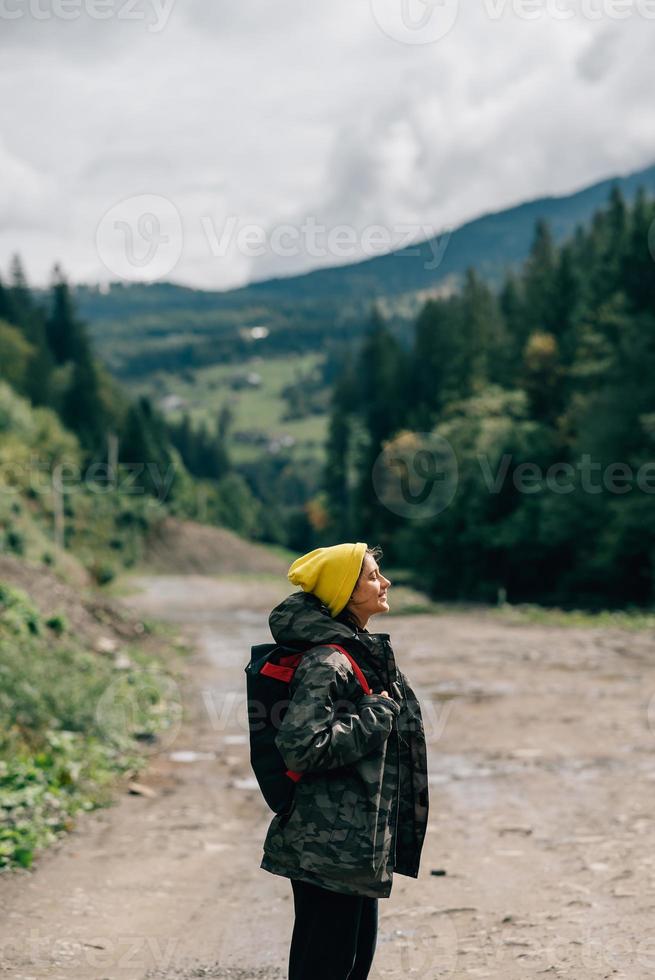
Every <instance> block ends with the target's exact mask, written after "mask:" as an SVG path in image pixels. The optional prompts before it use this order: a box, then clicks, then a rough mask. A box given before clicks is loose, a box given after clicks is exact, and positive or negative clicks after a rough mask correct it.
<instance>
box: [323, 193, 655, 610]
mask: <svg viewBox="0 0 655 980" xmlns="http://www.w3.org/2000/svg"><path fill="white" fill-rule="evenodd" d="M654 228H655V203H654V201H653V198H652V197H649V196H648V195H647V194H646V193H645V191H644V190H643V189H642V190H641V191H640V192H639V193H638V195H637V197H636V199H635V201H634V203H633V204H631V205H630V204H627V203H626V201H625V199H624V198H623V196H622V194H621V192H620V190H619V188H618V187H615V188H613V189H612V191H611V193H610V196H609V198H608V201H607V202H606V205H605V206H604V207H603V208H601V209H599V210H598V211H597V212H596V213H595V214H594V216H593V219H592V221H591V223H590V225H589V227H588V228H586V229H584V230H583V229H578V230H577V232H576V233H575V234H574V235H573V236H572V237H571V238H570V239H568V240H567V241H566V242H564V243H563V244H561V245H559V246H558V245H556V244H555V243H554V241H553V236H552V234H551V231H550V229H549V227H548V225H547V223H545V222H543V221H540V222H539V223H538V224H537V227H536V233H535V236H534V241H533V245H532V248H531V251H530V255H529V257H528V259H527V261H526V262H525V264H524V266H523V268H522V269H521V271H520V272H519V273H518V274H509V275H508V276H507V277H506V278H505V281H504V282H503V284H502V286H501V288H500V289H499V290H498V291H495V290H493V289H491V288H490V287H489V286H488V285H487V284H486V283H485V282H484V281H483V280H482V279H481V278H480V276H479V275H478V274H477V271H476V270H474V269H472V268H471V269H469V270H468V272H467V275H466V279H465V282H464V285H463V288H462V289H461V291H459V292H458V293H457V294H456V295H454V296H452V297H450V298H447V299H442V300H436V301H430V302H428V303H426V304H425V306H424V308H423V309H422V311H421V313H420V315H419V317H418V319H417V321H416V324H415V331H414V336H413V340H412V343H411V344H410V345H408V346H404V345H402V344H401V343H399V342H398V341H397V340H396V339H395V338H394V336H393V335H392V333H391V332H390V330H389V328H388V325H387V324H385V323H384V322H383V320H382V318H380V317H379V316H374V317H373V322H372V323H371V324H370V326H369V331H368V335H367V337H366V339H365V340H364V342H363V344H362V346H361V348H360V350H359V353H358V356H357V358H356V359H355V360H354V361H353V363H352V365H351V369H350V370H349V371H347V372H346V373H345V374H344V376H343V377H342V378H341V379H340V381H339V382H338V384H337V385H336V386H335V388H334V393H333V405H332V413H331V421H330V438H329V445H328V455H327V463H326V469H325V490H324V493H323V495H322V496H321V497H320V499H317V500H315V501H314V504H313V512H312V513H313V514H314V515H315V517H314V525H315V527H317V528H319V527H320V528H321V533H320V535H318V537H319V539H321V538H325V539H326V540H327V539H332V538H334V537H336V538H340V537H344V538H351V537H352V536H353V535H355V536H356V537H357V538H358V539H361V540H369V541H370V540H375V541H379V542H380V543H381V544H382V545H383V546H384V548H385V551H386V554H387V560H388V561H391V562H392V564H394V565H396V564H398V565H400V566H406V567H407V569H408V570H411V575H412V577H413V578H414V579H415V581H416V582H417V583H419V582H420V584H421V585H424V586H426V587H427V588H428V589H429V591H430V592H431V593H432V594H433V595H435V596H440V597H450V598H469V599H480V600H490V601H495V600H496V599H497V598H498V597H499V596H500V597H501V598H503V597H505V598H507V599H508V600H509V601H512V602H517V601H527V600H531V601H539V602H542V603H559V604H562V605H570V604H573V605H576V604H578V605H580V604H582V605H587V606H590V607H595V606H603V605H622V604H630V603H635V604H641V603H644V604H648V603H652V602H653V600H654V599H655V502H654V494H655V237H654Z"/></svg>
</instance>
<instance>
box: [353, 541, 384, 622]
mask: <svg viewBox="0 0 655 980" xmlns="http://www.w3.org/2000/svg"><path fill="white" fill-rule="evenodd" d="M390 585H391V582H390V581H389V579H388V578H385V577H384V575H383V574H382V572H381V571H380V566H379V565H378V563H377V561H376V560H375V558H374V557H373V555H369V554H366V555H365V556H364V563H363V565H362V571H361V574H360V576H359V580H358V582H357V586H356V587H355V590H354V592H353V594H352V596H351V597H350V600H349V601H348V606H347V608H348V609H350V610H351V611H352V612H354V613H355V615H356V616H357V618H358V620H359V621H360V623H362V625H365V624H366V623H367V622H368V619H369V617H370V616H375V614H376V613H383V612H389V602H388V599H387V591H388V589H389V586H390Z"/></svg>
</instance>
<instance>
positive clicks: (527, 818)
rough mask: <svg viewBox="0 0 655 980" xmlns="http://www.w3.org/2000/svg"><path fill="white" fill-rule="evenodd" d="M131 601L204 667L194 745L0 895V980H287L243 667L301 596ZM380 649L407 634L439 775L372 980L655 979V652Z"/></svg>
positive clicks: (438, 646) (522, 638)
mask: <svg viewBox="0 0 655 980" xmlns="http://www.w3.org/2000/svg"><path fill="white" fill-rule="evenodd" d="M138 584H139V585H140V587H141V588H142V590H143V591H140V592H137V591H135V592H134V594H133V595H131V597H130V598H129V600H124V601H126V602H128V603H129V605H130V606H131V607H132V608H135V609H139V610H141V611H142V612H143V613H144V614H146V615H151V616H158V617H161V618H166V619H167V620H170V621H174V622H176V623H178V624H179V625H180V629H181V631H182V632H184V633H185V635H187V636H188V637H189V638H190V640H191V641H192V643H193V645H194V651H195V652H194V653H193V655H192V657H190V658H189V660H188V661H187V666H186V670H185V680H184V682H183V683H182V684H181V690H180V697H181V699H182V701H183V704H184V715H183V721H182V725H181V728H180V729H179V731H178V732H177V733H176V734H175V737H174V739H172V738H171V739H169V741H168V743H167V744H165V745H163V746H162V747H161V749H160V750H159V751H158V752H157V754H156V755H153V757H152V761H151V764H150V766H149V768H148V770H147V771H146V772H145V773H144V774H143V775H142V777H141V781H142V782H143V783H145V784H146V785H147V786H149V787H152V788H153V789H154V790H155V792H156V796H153V797H146V796H133V795H128V794H123V795H121V796H120V797H119V799H118V801H117V804H116V805H115V806H114V807H111V808H109V809H106V810H101V811H97V812H95V813H91V814H85V815H83V816H82V817H80V819H79V821H78V825H77V827H76V829H75V830H74V831H73V832H72V833H71V835H70V836H69V837H68V838H66V839H64V840H62V841H61V842H60V843H59V844H58V845H57V846H56V847H55V848H53V849H52V850H51V851H50V852H48V853H46V854H44V855H43V856H42V857H41V858H40V859H39V861H38V862H37V866H36V869H35V871H32V872H24V873H23V872H21V873H18V874H16V875H15V876H11V877H9V878H7V879H5V880H2V881H0V964H1V966H0V976H2V975H7V976H11V977H12V978H13V980H42V978H46V977H47V978H48V980H103V978H106V980H145V978H166V980H173V978H182V977H184V978H190V977H224V978H234V980H238V978H243V980H245V978H250V977H253V978H254V977H259V978H284V977H286V957H287V949H288V942H289V937H290V932H291V925H292V918H293V916H292V900H291V887H290V883H289V881H288V880H287V879H285V878H281V877H277V876H274V875H271V874H269V873H267V872H266V871H263V870H261V869H260V868H259V861H260V859H261V844H262V841H263V839H264V836H265V833H266V829H267V826H268V823H269V820H270V817H271V813H270V811H269V810H268V808H267V807H266V804H265V803H264V802H263V800H262V799H261V797H260V795H259V791H258V790H257V789H256V787H255V784H254V783H253V780H252V777H251V773H250V768H249V762H248V745H247V729H246V714H245V702H244V674H243V666H244V663H245V660H246V659H247V656H248V651H249V648H250V645H251V644H252V643H257V642H267V641H268V639H269V635H268V628H267V613H268V611H269V610H270V608H271V607H272V606H273V605H274V604H275V603H276V602H277V601H279V599H280V598H282V597H283V596H284V595H285V594H286V592H287V590H286V588H285V586H286V583H285V582H284V581H281V583H280V587H279V589H277V588H276V587H275V586H273V585H271V584H270V583H267V584H265V585H258V584H256V582H254V581H253V582H252V583H248V584H246V583H244V582H241V583H232V584H230V583H229V582H227V581H221V580H218V579H213V578H203V577H201V576H189V577H161V576H159V577H153V578H142V579H139V580H138ZM134 585H135V586H136V585H137V581H136V580H134ZM369 628H370V629H372V630H375V629H376V628H377V629H384V630H388V631H389V632H390V633H391V636H392V642H393V645H394V650H395V652H396V657H397V660H398V662H399V664H400V666H401V667H402V669H403V670H404V671H405V673H406V674H407V675H408V677H409V678H410V680H411V681H412V683H413V685H414V687H415V689H416V691H417V694H418V695H419V698H420V699H421V704H422V707H423V715H424V721H425V727H426V734H427V737H428V739H429V745H428V753H429V762H430V770H431V787H430V825H429V828H428V834H427V837H426V843H425V847H424V851H423V860H422V866H421V873H420V877H419V879H418V880H414V879H410V878H405V877H402V876H400V875H397V876H396V878H395V880H394V885H393V890H392V893H391V897H390V898H388V899H383V900H381V901H380V933H379V940H378V950H377V954H376V961H375V967H374V971H373V973H372V977H375V978H380V980H381V978H387V977H400V976H405V975H408V976H413V977H416V978H418V980H431V978H442V977H449V978H453V980H457V978H465V977H466V978H468V977H492V978H497V980H513V978H517V980H525V978H527V977H532V976H535V977H540V976H548V977H570V978H573V980H587V978H605V977H612V978H625V980H641V978H644V980H645V978H652V977H653V975H655V820H654V806H653V803H654V801H655V758H654V756H655V700H653V702H652V703H651V698H653V695H654V694H655V642H654V639H655V638H654V637H653V633H652V632H650V633H645V632H644V633H638V634H637V633H629V632H624V631H620V630H600V629H598V630H597V629H593V630H592V629H581V628H575V629H573V628H565V627H545V626H537V625H520V626H512V625H508V624H507V623H502V622H499V621H498V619H497V618H495V617H494V616H493V615H492V614H487V613H452V614H451V613H449V614H447V615H439V616H433V615H421V616H403V617H388V618H386V619H382V618H380V619H378V620H374V621H372V622H371V623H370V624H369ZM194 753H195V754H194ZM433 870H440V871H442V872H445V874H438V875H433V874H431V872H432V871H433Z"/></svg>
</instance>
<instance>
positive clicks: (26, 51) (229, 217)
mask: <svg viewBox="0 0 655 980" xmlns="http://www.w3.org/2000/svg"><path fill="white" fill-rule="evenodd" d="M13 2H14V3H16V2H18V0H13ZM43 2H45V0H43ZM87 2H88V0H87ZM117 2H120V0H117ZM140 2H141V4H142V7H141V8H140V9H142V10H143V11H144V12H145V10H146V8H147V7H148V6H149V0H140ZM151 9H152V8H151ZM167 9H168V14H169V15H170V16H168V19H167V21H166V23H165V26H163V29H162V30H161V31H159V32H152V31H149V30H148V22H147V21H146V20H143V21H141V22H137V21H127V20H123V21H121V20H120V19H119V18H118V17H114V18H113V19H111V20H108V21H106V22H98V21H94V20H92V19H91V18H89V17H85V18H80V19H79V20H77V21H74V22H70V23H68V22H61V21H57V22H54V23H52V22H48V21H43V22H38V21H36V20H34V18H31V19H30V18H27V19H23V20H22V21H21V22H20V23H19V22H18V21H7V22H3V23H2V31H1V32H0V37H1V38H2V39H1V40H0V46H2V58H3V80H4V82H5V90H6V91H7V92H9V93H10V97H5V98H4V99H3V100H2V102H0V133H2V134H3V140H2V141H1V142H0V177H1V179H0V205H1V206H2V213H3V217H4V219H5V220H3V223H2V226H1V227H0V268H4V267H6V264H7V263H8V261H9V257H10V255H11V254H12V252H14V251H16V250H19V251H20V252H21V253H22V254H23V258H24V260H25V264H26V266H27V268H28V271H30V272H31V274H32V276H33V281H34V282H35V283H36V282H44V281H47V277H48V275H49V270H50V269H51V267H52V264H53V262H54V261H56V260H60V261H61V262H62V264H63V265H64V266H65V268H66V269H67V272H68V273H69V274H70V276H71V277H72V278H73V279H74V280H78V281H81V280H84V279H89V278H91V279H95V278H99V279H107V278H111V275H110V273H108V271H107V269H106V268H105V267H104V265H103V262H102V261H101V258H100V257H99V256H98V255H97V254H96V252H95V244H94V243H95V235H96V229H97V227H98V225H99V223H100V222H101V221H102V219H103V216H104V215H105V214H107V213H108V212H109V211H110V210H111V209H112V208H113V207H114V205H116V203H117V202H119V201H121V200H124V199H125V198H128V197H130V196H137V195H141V194H156V195H161V196H162V197H163V198H164V199H167V200H169V201H170V202H171V203H172V204H173V205H174V207H175V208H176V209H177V211H179V213H180V215H181V219H182V225H183V229H184V241H183V249H182V254H181V257H180V260H179V262H178V264H177V265H176V267H175V269H174V271H173V272H172V273H171V278H173V279H175V280H177V281H183V282H187V283H189V284H192V285H198V286H204V287H207V288H226V287H229V286H231V285H238V284H241V283H243V282H244V281H246V280H247V279H249V278H257V279H260V278H262V277H263V276H266V275H280V274H286V273H290V272H294V271H301V270H306V269H308V268H310V267H314V266H316V265H320V264H323V263H325V264H330V265H333V264H336V263H337V262H339V261H347V260H348V259H347V258H344V257H341V256H339V255H335V254H324V255H318V256H317V255H312V254H309V252H308V250H307V249H306V248H305V247H304V245H303V242H302V239H301V240H300V241H299V247H298V248H297V249H296V251H295V253H294V254H287V255H284V254H276V252H275V251H274V250H273V249H271V248H270V247H267V248H265V249H264V251H263V254H261V255H253V254H251V252H250V251H249V250H248V249H247V248H244V247H242V246H239V244H238V242H237V240H236V236H234V235H233V236H232V238H231V239H230V240H229V241H227V246H226V247H225V248H220V249H216V248H214V249H212V236H211V234H210V235H209V236H208V229H210V230H213V233H214V239H213V244H214V246H215V245H216V239H217V238H219V239H220V236H221V234H222V233H223V232H225V230H226V228H228V227H230V225H229V223H230V222H232V225H234V223H235V222H236V226H237V228H245V227H246V226H247V225H249V224H255V225H257V226H258V227H260V228H261V229H262V233H263V234H264V235H265V237H266V239H267V241H268V243H269V245H270V236H271V235H272V234H274V233H275V230H276V229H279V228H280V227H281V226H283V225H291V226H292V227H294V228H296V229H298V228H300V227H301V225H302V224H303V223H304V222H306V221H307V220H308V219H313V220H315V221H317V222H320V223H322V224H323V225H324V226H325V228H326V229H331V228H335V227H336V226H338V225H340V224H344V223H348V224H350V225H351V226H352V228H353V229H354V233H355V235H356V236H357V237H358V236H361V233H362V230H363V229H366V228H367V227H369V226H371V225H373V224H382V225H384V226H385V227H386V228H388V229H389V231H390V233H393V231H394V229H397V228H398V227H400V226H402V225H407V224H413V225H415V226H416V227H417V228H420V227H421V226H425V227H426V228H428V229H430V228H433V229H436V230H441V229H442V228H444V227H448V226H453V225H455V224H458V223H460V222H462V221H465V220H468V219H470V218H472V217H474V216H475V215H477V214H480V213H483V212H486V211H493V210H498V209H499V208H501V207H505V206H509V205H512V204H515V203H518V202H519V201H521V200H525V199H529V198H532V197H536V196H539V195H542V194H549V193H565V192H568V191H571V190H573V189H576V188H578V187H580V186H583V185H584V184H586V183H589V182H591V181H593V180H597V179H601V178H602V177H605V176H608V175H610V174H612V173H614V172H617V171H619V172H626V171H628V170H630V169H636V168H638V167H640V166H645V165H646V164H648V163H650V162H651V160H652V157H653V148H652V140H651V133H652V130H653V125H654V123H655V107H654V106H653V104H652V99H651V98H650V91H652V87H653V77H652V76H653V74H654V73H655V70H654V68H653V63H652V58H651V57H650V50H649V44H648V43H647V41H649V32H648V31H645V30H644V22H643V20H641V19H639V18H637V17H636V16H633V17H631V18H629V19H626V20H623V21H607V20H602V21H600V22H591V21H588V20H585V19H584V18H582V17H577V18H574V19H572V20H568V21H566V22H558V21H556V20H553V19H552V18H550V19H549V18H548V17H547V16H544V17H542V18H541V19H540V20H539V21H538V22H533V21H526V20H522V19H520V18H518V17H516V16H514V15H512V14H511V11H509V8H508V12H507V13H506V14H505V15H503V17H502V18H500V19H494V18H492V17H490V16H489V15H488V14H485V12H484V9H485V8H484V7H483V6H482V4H480V5H479V6H473V5H470V4H467V5H466V7H464V6H462V9H461V11H460V15H459V19H458V21H457V23H456V25H455V27H454V28H453V29H452V30H451V32H450V33H449V34H448V35H447V36H446V37H445V38H443V39H442V40H440V41H439V42H438V43H434V44H426V45H409V44H402V43H398V42H397V41H394V40H391V39H390V38H389V37H388V36H385V35H384V34H383V32H382V31H381V30H380V29H379V27H378V25H377V24H376V23H375V21H374V19H373V17H372V16H371V12H370V6H369V4H368V3H364V2H362V3H356V4H353V3H352V0H331V2H329V3H328V2H327V0H318V2H317V3H316V4H314V5H310V4H300V3H298V2H297V0H294V2H293V3H292V2H290V0H280V2H279V3H277V4H271V3H270V2H269V0H247V2H244V3H239V4H232V5H226V4H222V3H216V4H214V3H208V2H206V0H175V3H174V4H173V5H172V6H170V7H169V8H167ZM153 16H154V15H153ZM151 21H152V19H151ZM152 22H154V21H152ZM647 26H648V27H649V28H650V27H651V25H650V24H648V25H647ZM628 51H629V52H630V56H629V57H628V56H627V53H628ZM228 238H229V236H228ZM223 244H225V242H223ZM360 244H361V243H360ZM363 254H364V253H363V252H362V251H361V248H360V251H359V253H358V255H353V256H351V258H356V257H358V256H359V257H363Z"/></svg>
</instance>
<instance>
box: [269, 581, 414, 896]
mask: <svg viewBox="0 0 655 980" xmlns="http://www.w3.org/2000/svg"><path fill="white" fill-rule="evenodd" d="M269 625H270V627H271V633H272V634H273V638H274V640H275V642H276V643H282V644H284V645H285V646H291V647H294V646H295V647H297V648H299V649H305V648H306V647H307V644H308V643H314V644H317V645H316V646H315V647H313V648H312V649H311V650H309V651H308V652H307V653H306V654H305V656H303V658H302V660H301V661H300V663H299V665H298V667H297V668H296V671H295V674H294V677H293V680H292V682H291V685H290V689H289V704H288V708H287V711H286V713H285V715H284V718H283V719H282V722H281V724H280V728H279V731H278V734H277V736H276V744H277V746H278V748H279V750H280V752H281V754H282V757H283V759H284V762H285V764H286V765H287V766H288V767H289V769H292V770H294V771H297V772H302V773H303V776H302V778H301V779H300V780H299V781H298V782H297V783H296V786H295V791H294V797H293V801H292V803H291V806H290V807H289V808H287V810H285V811H284V812H283V813H281V814H280V813H278V814H275V816H274V817H273V819H272V821H271V824H270V826H269V829H268V832H267V834H266V839H265V841H264V856H263V859H262V862H261V865H260V866H261V867H262V868H264V869H265V870H266V871H270V872H272V873H273V874H279V875H285V876H286V877H288V878H300V879H301V880H303V881H309V882H311V883H313V884H317V885H320V886H321V887H323V888H328V889H330V890H332V891H339V892H345V893H347V894H353V895H370V896H373V897H378V898H386V897H388V895H389V894H390V892H391V887H392V881H393V872H394V871H397V872H398V873H399V874H404V875H409V876H410V877H413V878H416V877H418V870H419V862H420V856H421V849H422V846H423V840H424V837H425V832H426V826H427V818H428V779H427V754H426V743H425V735H424V730H423V722H422V718H421V710H420V707H419V704H418V701H417V698H416V695H415V694H414V692H413V691H412V688H411V687H410V684H409V682H408V680H407V678H406V677H405V675H404V674H403V673H402V672H401V671H400V670H398V668H397V667H396V662H395V658H394V654H393V650H392V648H391V644H390V643H389V634H388V633H369V632H368V631H367V630H361V631H357V632H353V630H352V628H351V627H350V626H349V625H347V624H346V623H345V622H339V618H338V617H336V618H333V617H332V616H331V615H330V612H329V610H328V608H327V606H325V605H324V604H323V603H322V602H321V600H320V599H318V597H317V596H315V595H313V594H312V593H305V592H294V593H293V594H292V595H290V596H288V597H287V598H286V599H284V600H283V601H282V602H281V603H280V604H279V605H278V606H276V607H275V609H273V611H272V612H271V614H270V617H269ZM326 643H339V644H340V645H341V646H343V647H344V648H345V649H346V650H348V652H349V653H350V654H351V655H352V656H353V657H354V658H355V661H356V662H357V664H358V666H359V667H360V668H361V670H362V672H363V673H364V675H365V677H366V679H367V681H368V683H369V686H370V687H371V689H372V691H374V692H376V693H373V694H364V693H363V691H362V688H361V685H360V684H359V682H358V681H357V678H356V677H355V675H354V671H353V669H352V666H351V664H350V662H349V660H348V659H347V657H345V656H344V655H343V654H342V653H341V652H340V651H339V650H335V649H333V648H332V647H327V646H320V645H319V644H326ZM383 690H387V691H389V694H391V695H392V698H387V697H383V696H382V695H381V694H380V693H379V692H381V691H383ZM285 703H286V702H285Z"/></svg>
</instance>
